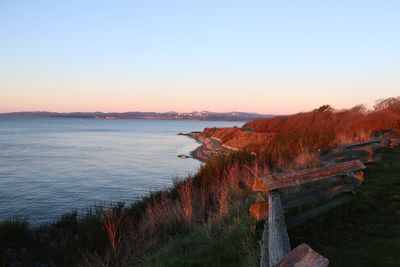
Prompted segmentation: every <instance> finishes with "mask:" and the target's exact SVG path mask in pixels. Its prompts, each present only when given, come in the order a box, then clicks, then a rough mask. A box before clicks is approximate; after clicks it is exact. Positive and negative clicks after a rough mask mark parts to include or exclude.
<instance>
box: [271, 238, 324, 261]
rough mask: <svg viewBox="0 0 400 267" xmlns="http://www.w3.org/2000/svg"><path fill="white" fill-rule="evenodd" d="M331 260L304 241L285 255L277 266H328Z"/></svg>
mask: <svg viewBox="0 0 400 267" xmlns="http://www.w3.org/2000/svg"><path fill="white" fill-rule="evenodd" d="M328 265H329V260H328V259H327V258H325V257H323V256H322V255H320V254H318V253H317V252H316V251H315V250H313V249H312V248H311V247H310V246H309V245H307V244H305V243H303V244H301V245H299V246H297V247H296V248H295V249H293V250H292V251H290V252H289V253H288V254H286V255H285V257H283V259H281V260H280V261H279V262H278V263H277V264H276V265H275V266H276V267H327V266H328Z"/></svg>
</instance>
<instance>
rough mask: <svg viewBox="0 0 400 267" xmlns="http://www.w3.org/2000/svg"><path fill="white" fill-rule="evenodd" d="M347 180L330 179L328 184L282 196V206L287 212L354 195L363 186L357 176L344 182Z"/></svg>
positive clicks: (327, 181)
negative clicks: (319, 201)
mask: <svg viewBox="0 0 400 267" xmlns="http://www.w3.org/2000/svg"><path fill="white" fill-rule="evenodd" d="M345 179H346V178H339V177H338V178H337V177H334V178H330V179H328V180H326V183H325V181H324V183H323V184H320V185H316V186H313V187H310V188H307V189H304V190H301V191H299V192H297V193H292V194H286V195H282V200H281V201H282V206H283V208H284V210H285V211H287V210H289V209H291V208H294V207H298V206H302V205H305V204H308V203H311V202H314V201H316V200H319V199H323V198H325V199H329V198H332V197H335V196H337V195H340V194H342V193H346V192H351V193H354V192H355V190H356V189H358V188H359V187H360V186H361V183H362V181H360V180H359V179H358V178H356V177H355V175H354V176H353V175H352V176H350V177H349V179H346V181H344V180H345ZM350 179H351V180H350ZM349 180H350V181H349Z"/></svg>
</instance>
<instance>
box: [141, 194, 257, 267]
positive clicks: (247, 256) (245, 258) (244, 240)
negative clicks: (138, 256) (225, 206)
mask: <svg viewBox="0 0 400 267" xmlns="http://www.w3.org/2000/svg"><path fill="white" fill-rule="evenodd" d="M251 202H252V201H250V200H249V201H248V202H247V203H243V205H240V207H237V208H236V209H235V210H234V211H233V212H231V216H230V217H229V218H228V219H227V220H225V221H224V222H222V223H219V224H218V225H214V226H212V227H208V226H204V227H201V228H198V229H196V230H195V231H193V232H191V233H190V234H187V235H182V236H179V237H176V238H175V239H173V240H172V241H171V242H169V244H168V245H167V246H166V247H164V248H162V249H160V250H159V251H157V252H156V253H154V254H153V255H150V256H149V257H148V258H147V260H146V262H145V264H144V266H258V265H259V253H258V252H259V249H258V245H257V240H258V239H259V235H260V233H261V230H260V229H259V230H257V231H253V230H252V229H254V226H255V225H254V221H253V219H252V218H251V216H250V214H249V212H248V209H247V208H248V206H249V205H250V203H251Z"/></svg>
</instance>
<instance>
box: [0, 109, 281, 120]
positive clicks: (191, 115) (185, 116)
mask: <svg viewBox="0 0 400 267" xmlns="http://www.w3.org/2000/svg"><path fill="white" fill-rule="evenodd" d="M0 116H3V117H4V116H7V117H40V118H80V119H86V118H87V119H102V120H118V119H132V120H205V121H250V120H254V119H258V118H270V117H273V116H274V115H272V114H258V113H246V112H223V113H220V112H209V111H201V112H198V111H193V112H187V113H178V112H174V111H170V112H139V111H134V112H121V113H119V112H109V113H106V112H69V113H59V112H47V111H24V112H12V113H0Z"/></svg>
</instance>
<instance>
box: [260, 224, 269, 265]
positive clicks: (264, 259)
mask: <svg viewBox="0 0 400 267" xmlns="http://www.w3.org/2000/svg"><path fill="white" fill-rule="evenodd" d="M260 249H261V259H260V266H261V267H269V253H268V221H266V222H265V223H264V230H263V234H262V239H261V241H260Z"/></svg>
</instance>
